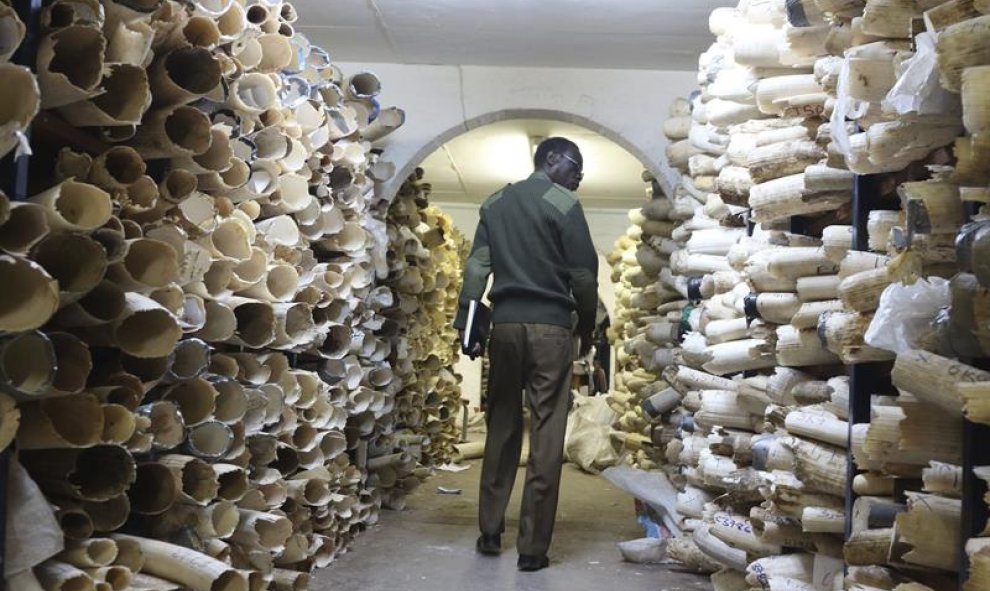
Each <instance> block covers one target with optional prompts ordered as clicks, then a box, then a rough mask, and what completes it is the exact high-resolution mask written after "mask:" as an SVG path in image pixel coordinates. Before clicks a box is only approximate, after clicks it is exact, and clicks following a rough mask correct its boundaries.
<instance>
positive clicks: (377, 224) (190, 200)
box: [0, 0, 459, 591]
mask: <svg viewBox="0 0 990 591" xmlns="http://www.w3.org/2000/svg"><path fill="white" fill-rule="evenodd" d="M297 18H298V17H297V14H296V11H295V8H294V7H293V6H292V5H291V4H290V3H288V2H281V1H278V0H264V1H260V2H246V1H243V0H188V1H183V2H178V1H175V0H119V1H113V0H104V1H102V2H101V1H98V0H53V1H52V2H48V3H46V6H45V8H44V9H43V11H42V14H41V25H42V28H43V30H42V31H40V32H39V38H38V54H37V56H27V58H26V59H27V61H28V62H30V63H35V62H36V66H37V67H36V71H37V77H36V78H35V76H34V75H32V73H31V71H30V70H29V69H28V68H25V67H22V66H18V65H13V64H11V63H9V61H8V60H9V59H10V58H11V56H12V55H13V53H14V51H15V50H16V49H17V48H18V46H19V45H20V44H21V41H22V39H23V38H24V35H25V27H24V25H23V24H22V22H21V21H20V19H19V18H18V16H17V13H16V12H15V11H14V10H13V9H11V8H10V7H9V6H7V5H0V75H2V79H3V80H4V81H5V82H6V85H7V88H8V91H7V92H6V93H5V95H4V99H3V100H4V101H6V104H7V107H6V108H5V109H3V113H4V115H3V117H4V119H3V121H0V138H2V142H0V152H2V153H3V154H7V153H8V152H10V151H13V150H16V151H18V153H20V154H25V153H28V151H29V150H30V149H31V148H32V147H33V148H34V149H35V150H38V149H39V146H38V145H35V146H31V145H30V144H29V143H28V141H27V136H26V135H25V133H24V132H25V130H26V128H27V127H28V125H29V124H30V123H31V121H32V119H33V118H34V117H35V115H36V114H37V113H38V112H39V110H40V109H45V110H46V111H48V114H49V115H50V117H49V119H50V120H56V121H57V120H62V121H63V124H64V125H66V126H74V127H77V128H81V130H80V132H79V133H80V134H82V135H84V136H88V137H89V138H91V140H92V141H91V142H89V144H90V146H92V145H103V146H104V148H103V149H100V150H94V151H93V152H92V153H87V152H83V151H77V150H81V149H82V146H76V147H74V149H70V148H64V149H62V151H61V152H59V154H58V157H57V161H56V162H54V166H53V168H54V178H51V179H34V180H33V181H32V183H31V185H32V186H34V184H36V183H38V182H42V183H44V185H43V186H44V187H45V188H44V190H41V191H39V192H37V193H36V194H34V195H31V196H30V197H29V199H27V200H26V201H18V202H13V203H10V202H8V199H7V198H6V196H2V195H0V249H2V251H3V252H2V253H0V281H2V282H3V284H4V285H5V288H4V296H3V298H2V299H3V302H2V304H0V332H2V333H3V336H2V337H0V390H2V392H0V447H6V446H7V445H9V444H10V443H11V441H13V440H14V439H15V438H16V442H17V448H18V452H19V453H18V458H17V460H16V461H15V462H14V464H13V468H12V474H13V475H15V476H16V475H19V476H18V482H19V483H20V484H21V485H22V486H23V487H24V490H25V491H29V494H26V495H25V496H24V497H21V498H23V499H31V500H34V502H36V503H37V502H40V503H41V505H42V509H43V510H44V511H47V504H46V501H47V503H50V504H51V506H52V507H53V511H54V513H53V514H52V524H51V525H52V527H53V528H54V531H52V532H49V533H51V537H50V538H45V539H51V540H55V541H56V542H53V543H52V544H51V545H49V546H47V547H46V548H44V549H43V550H38V553H37V554H33V555H29V556H27V557H22V561H21V562H20V563H17V564H14V565H11V564H5V566H6V567H7V569H6V570H7V574H8V575H12V578H11V579H9V580H8V583H10V584H12V585H13V586H14V587H15V588H18V587H19V586H21V585H26V586H33V587H32V588H36V587H37V584H38V583H36V582H34V581H33V580H32V579H33V577H34V576H37V579H38V582H40V584H41V587H42V588H44V589H46V591H61V590H63V589H70V588H71V589H92V588H94V586H95V587H96V588H99V589H100V590H101V591H102V590H104V589H111V588H112V589H123V588H127V587H128V586H130V585H133V586H134V587H135V588H153V589H160V590H166V589H178V588H190V589H194V590H195V591H247V590H248V589H250V590H260V589H266V588H274V589H280V590H288V589H291V590H293V591H296V590H301V589H304V588H305V587H306V585H307V582H308V573H309V571H310V570H311V569H312V568H314V567H322V566H326V565H327V564H329V563H330V562H331V561H332V560H333V559H334V557H335V556H336V555H337V554H338V553H340V552H342V551H344V550H345V549H346V547H347V546H348V544H349V542H350V540H351V538H352V537H353V535H354V534H355V533H356V532H358V531H360V530H362V529H363V528H364V527H366V526H367V524H370V523H374V522H375V520H376V519H377V513H378V509H379V507H380V505H381V503H382V499H381V498H380V497H381V494H382V493H381V490H389V491H390V492H387V493H385V494H386V497H387V498H386V502H387V503H388V504H390V505H392V506H401V504H402V499H401V494H399V493H397V492H394V491H391V489H394V488H395V487H396V486H397V485H399V486H401V488H402V489H403V490H409V489H411V488H413V487H414V486H415V484H416V482H418V480H417V479H416V475H415V474H413V473H412V470H413V468H414V467H415V464H416V459H417V458H419V457H421V453H422V451H423V449H422V446H423V443H424V439H423V437H422V436H420V437H415V436H414V437H408V436H399V435H394V434H393V431H394V430H395V429H396V426H397V425H396V423H397V415H398V414H400V413H399V411H398V410H397V409H396V408H395V406H396V405H395V395H396V394H397V393H398V392H399V391H401V390H402V389H403V388H404V387H406V384H404V383H403V381H402V380H401V379H399V378H397V377H396V376H395V374H394V372H393V364H395V363H403V361H402V360H403V359H405V358H407V357H408V355H407V354H408V351H406V350H405V349H406V348H408V347H410V346H413V347H414V348H415V347H417V346H418V347H422V346H427V345H428V344H429V343H428V341H426V342H420V343H417V344H414V345H410V342H409V341H408V340H406V339H404V338H403V337H401V336H400V333H401V332H402V329H404V328H405V327H397V326H395V325H394V323H395V322H402V321H403V319H402V318H389V317H387V316H386V314H387V313H390V311H391V309H392V308H393V305H394V302H395V300H396V299H399V300H401V299H402V296H399V297H398V298H396V297H395V296H394V294H393V293H392V288H391V287H390V286H389V285H386V284H384V283H382V282H383V281H384V280H385V279H386V277H387V275H388V272H389V261H388V260H387V259H388V246H389V244H388V243H389V235H388V229H387V225H386V221H387V220H386V217H387V215H388V209H389V203H388V202H386V201H385V200H384V199H383V198H382V197H380V196H379V195H378V194H377V192H376V190H375V189H376V184H377V183H382V182H384V181H386V180H388V179H389V178H390V177H391V175H392V174H393V167H392V166H391V165H390V164H389V163H386V162H384V161H381V160H379V157H378V155H379V153H378V152H377V151H373V150H371V142H373V141H377V140H379V139H381V138H383V137H385V136H386V135H387V134H388V133H389V132H390V131H392V130H394V129H396V128H397V127H398V126H399V125H401V124H402V120H403V114H402V111H401V110H399V109H395V108H386V109H381V108H380V107H379V104H378V99H377V95H378V93H379V90H380V82H379V80H378V78H377V77H376V76H375V75H374V74H372V73H369V72H359V73H356V74H354V75H353V76H350V77H348V78H345V77H344V76H343V74H342V73H341V72H340V70H339V69H338V68H337V67H336V66H335V65H333V64H332V63H331V61H330V59H329V56H328V54H327V53H326V52H325V51H323V50H322V49H320V48H318V47H315V46H313V45H311V44H310V42H309V41H308V40H307V39H306V37H305V36H303V35H301V34H297V33H296V32H295V31H294V30H293V23H294V22H295V20H296V19H297ZM70 135H71V134H70ZM86 149H92V148H91V147H86ZM148 161H153V163H152V165H149V164H148ZM44 165H45V163H42V164H38V165H37V166H36V167H33V168H36V169H37V170H39V171H40V170H44ZM401 223H405V222H404V221H403V222H401ZM401 223H400V225H401ZM441 264H444V265H446V267H445V273H446V274H447V275H448V276H449V277H456V276H457V275H458V268H457V265H458V264H459V262H458V257H456V256H448V257H447V258H445V259H444V261H443V263H441ZM440 297H441V299H445V300H448V299H449V290H446V291H442V296H440ZM448 305H449V302H448ZM429 321H430V322H431V323H433V324H431V326H436V325H437V324H436V323H438V322H440V321H441V320H440V319H439V318H431V319H430V320H429ZM444 338H447V337H446V336H445V337H444ZM444 361H446V360H444ZM431 371H436V372H439V371H440V367H439V366H438V367H436V368H434V367H433V366H432V365H430V366H429V367H427V368H423V369H422V371H421V372H420V373H419V379H421V380H422V381H423V382H424V383H427V384H431V385H432V384H433V382H432V380H434V379H439V380H440V381H442V386H436V388H435V390H436V391H437V392H440V393H442V395H444V396H446V397H448V398H452V399H456V398H457V397H458V394H457V393H456V392H455V390H456V387H457V386H456V383H455V382H456V380H454V379H453V377H452V376H450V375H446V376H443V375H441V377H440V378H436V376H434V375H432V374H431V373H430V372H431ZM423 403H424V404H426V402H425V401H423ZM413 411H414V409H411V408H405V409H402V413H404V416H408V415H409V413H411V412H413ZM346 452H351V453H346ZM351 456H353V457H354V458H356V459H357V462H358V464H352V463H351ZM441 456H442V454H441ZM22 466H23V468H22ZM414 480H415V481H416V482H414ZM39 489H40V492H39ZM380 489H381V490H380ZM41 493H43V496H42V494H41ZM25 515H34V514H33V513H28V512H14V513H12V514H11V515H10V516H9V518H10V519H12V520H17V519H18V518H21V519H23V518H24V517H25ZM21 526H22V527H23V524H21ZM13 527H15V528H16V527H17V526H16V525H13ZM29 527H30V528H31V529H28V530H16V529H15V530H14V531H25V532H27V533H28V534H29V535H31V536H34V537H43V534H41V533H40V527H41V524H40V523H31V524H29ZM35 528H39V529H35ZM121 528H123V529H121ZM120 531H126V532H127V533H128V535H125V534H124V533H117V532H120ZM130 534H136V535H130ZM45 535H47V534H45ZM63 537H64V539H65V548H64V550H63V549H62V547H61V544H60V543H57V541H58V540H61V539H62V538H63ZM15 542H16V541H15ZM15 546H20V544H19V543H15ZM39 546H44V544H41V545H39ZM25 547H26V546H25ZM10 548H11V546H10V545H8V549H10ZM31 567H35V568H34V570H33V572H32V570H31Z"/></svg>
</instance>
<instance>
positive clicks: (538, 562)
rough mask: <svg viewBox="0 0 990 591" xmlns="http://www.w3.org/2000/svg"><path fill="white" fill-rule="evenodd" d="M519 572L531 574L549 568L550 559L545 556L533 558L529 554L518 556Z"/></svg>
mask: <svg viewBox="0 0 990 591" xmlns="http://www.w3.org/2000/svg"><path fill="white" fill-rule="evenodd" d="M517 564H518V565H519V570H521V571H523V572H526V573H531V572H533V571H538V570H540V569H544V568H546V567H548V566H550V559H549V558H547V557H546V556H533V555H531V554H520V555H519V562H518V563H517Z"/></svg>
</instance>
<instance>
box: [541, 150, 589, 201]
mask: <svg viewBox="0 0 990 591" xmlns="http://www.w3.org/2000/svg"><path fill="white" fill-rule="evenodd" d="M533 165H534V166H535V167H536V170H540V171H543V172H545V173H546V174H547V176H549V177H550V180H552V181H553V182H555V183H557V184H558V185H562V186H564V187H567V188H568V189H570V190H571V191H577V188H578V185H580V184H581V179H583V178H584V173H583V172H582V170H583V169H584V158H582V157H581V150H579V149H578V147H577V145H576V144H575V143H574V142H572V141H571V140H569V139H566V138H562V137H551V138H547V139H545V140H543V141H542V142H540V145H539V146H537V148H536V154H535V155H534V156H533Z"/></svg>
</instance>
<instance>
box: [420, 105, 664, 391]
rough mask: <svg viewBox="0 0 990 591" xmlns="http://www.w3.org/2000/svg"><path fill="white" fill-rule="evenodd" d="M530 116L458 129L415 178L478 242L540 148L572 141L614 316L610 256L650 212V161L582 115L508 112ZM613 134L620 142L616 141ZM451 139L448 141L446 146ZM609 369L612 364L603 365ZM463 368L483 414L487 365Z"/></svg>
mask: <svg viewBox="0 0 990 591" xmlns="http://www.w3.org/2000/svg"><path fill="white" fill-rule="evenodd" d="M505 113H523V114H525V115H526V117H521V118H510V117H507V116H505V117H500V118H496V119H497V120H495V121H492V122H488V123H484V124H481V123H480V122H474V126H473V127H470V128H468V127H467V126H465V127H457V128H453V129H451V130H448V131H447V132H445V133H444V134H441V135H440V136H439V137H438V138H437V139H436V140H434V141H433V142H431V143H430V144H429V145H430V146H431V147H430V150H429V151H427V149H426V148H424V149H422V150H420V152H419V153H418V154H417V158H416V159H415V160H414V161H413V162H411V163H410V164H409V166H408V171H409V172H412V171H413V169H414V168H415V167H416V166H422V168H423V172H424V176H423V180H424V181H425V182H427V183H429V184H430V185H432V190H431V194H430V201H431V203H433V204H434V205H437V206H439V207H440V208H441V209H443V210H444V211H445V212H446V213H448V214H449V215H450V216H451V218H452V219H453V221H454V223H455V225H457V226H458V228H460V229H461V231H463V232H464V233H465V234H466V235H467V236H468V238H469V239H470V238H471V237H473V235H474V230H475V228H476V227H477V223H478V208H479V205H480V204H481V202H482V201H484V200H485V199H486V198H487V197H488V196H489V195H491V194H492V193H494V192H495V191H497V190H498V189H500V188H501V187H503V186H504V185H505V184H506V183H508V182H515V181H518V180H521V179H524V178H526V176H528V175H529V174H530V173H531V172H532V170H533V163H532V156H533V152H534V151H535V147H536V145H538V144H539V142H540V141H542V139H544V138H546V137H551V136H563V137H567V138H569V139H571V140H573V141H575V143H577V144H578V147H579V148H580V149H581V152H582V154H583V155H584V161H585V179H584V182H583V183H582V186H581V188H580V189H579V190H578V196H579V198H580V199H581V202H582V205H583V206H584V211H585V215H586V217H587V218H588V222H589V227H590V229H591V233H592V239H593V240H594V241H595V246H596V250H597V251H598V253H599V256H600V260H599V296H600V297H601V299H602V302H603V303H604V305H605V309H606V310H607V311H608V312H609V314H610V315H611V316H614V311H615V305H614V304H615V295H614V290H613V286H612V283H611V280H610V275H611V268H610V267H609V265H608V263H607V262H606V260H605V255H607V254H608V253H609V252H611V250H612V248H613V243H614V242H615V240H616V239H617V238H619V237H620V236H622V235H623V234H624V233H625V231H626V228H627V227H628V225H629V223H630V222H629V219H628V211H629V209H632V208H636V207H640V206H642V204H643V203H644V202H645V201H646V200H647V199H648V198H649V197H648V194H647V190H646V189H647V184H646V183H645V182H644V181H643V180H642V172H643V170H644V169H646V168H647V167H646V163H644V162H643V161H642V156H637V155H636V154H635V153H634V152H633V150H632V149H630V146H629V145H628V143H626V142H622V143H620V142H618V141H615V140H614V139H613V138H614V137H615V134H611V133H610V134H609V135H608V136H607V135H605V134H602V133H601V132H600V129H602V128H601V126H598V125H594V124H593V123H591V122H589V121H588V120H587V119H585V118H582V117H574V116H568V117H562V116H561V115H562V114H560V113H559V112H558V113H557V114H556V115H557V116H556V118H555V119H542V118H539V117H538V115H540V114H545V113H546V112H545V111H531V110H527V111H522V110H515V111H507V112H505ZM609 136H612V137H609ZM441 139H443V141H441ZM603 365H604V364H603ZM457 370H458V372H459V373H461V375H463V376H464V383H463V384H462V387H463V388H464V397H465V398H466V399H468V400H469V401H471V406H472V407H474V408H477V406H478V401H479V400H480V397H481V391H482V390H483V378H482V364H481V362H480V361H474V362H471V361H468V360H467V359H462V361H461V363H459V364H458V366H457Z"/></svg>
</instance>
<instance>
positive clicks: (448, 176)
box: [421, 119, 646, 209]
mask: <svg viewBox="0 0 990 591" xmlns="http://www.w3.org/2000/svg"><path fill="white" fill-rule="evenodd" d="M552 136H564V137H566V138H568V139H570V140H571V141H573V142H574V143H576V144H577V145H578V148H580V150H581V155H582V156H583V157H584V180H583V181H582V183H581V187H580V188H579V189H578V197H579V198H580V199H581V203H582V205H584V207H585V208H598V207H607V208H621V209H629V208H631V207H638V206H639V205H642V203H643V200H644V199H646V184H645V183H644V182H643V181H642V178H641V175H642V172H643V165H642V164H641V163H640V162H639V160H637V159H636V158H635V157H633V156H632V154H630V153H629V152H627V151H625V150H624V149H623V148H621V147H620V146H619V145H618V144H616V143H614V142H612V141H611V140H608V139H606V138H605V137H603V136H601V135H598V134H597V133H595V132H593V131H589V130H587V129H585V128H583V127H579V126H577V125H573V124H570V123H563V122H558V121H545V120H537V119H513V120H507V121H500V122H498V123H492V124H490V125H485V126H483V127H479V128H477V129H474V130H472V131H469V132H467V133H465V134H462V135H459V136H457V137H456V138H454V139H452V140H450V141H449V142H447V143H446V144H444V145H443V146H441V147H440V148H439V149H438V150H437V151H435V152H433V153H432V154H430V155H429V156H428V157H427V158H426V160H424V161H423V163H422V164H421V166H422V167H423V170H424V171H425V173H426V174H425V176H424V180H425V181H427V182H429V183H430V184H431V185H432V186H433V191H432V195H431V200H433V201H438V202H453V203H475V204H477V203H481V202H482V201H484V200H485V199H486V198H487V197H488V196H489V195H491V194H492V193H494V192H495V191H497V190H499V189H501V188H502V187H503V186H505V184H506V183H510V182H515V181H518V180H521V179H524V178H526V177H527V176H529V174H530V173H531V172H532V171H533V160H532V151H531V150H532V148H531V141H530V138H546V137H552Z"/></svg>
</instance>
